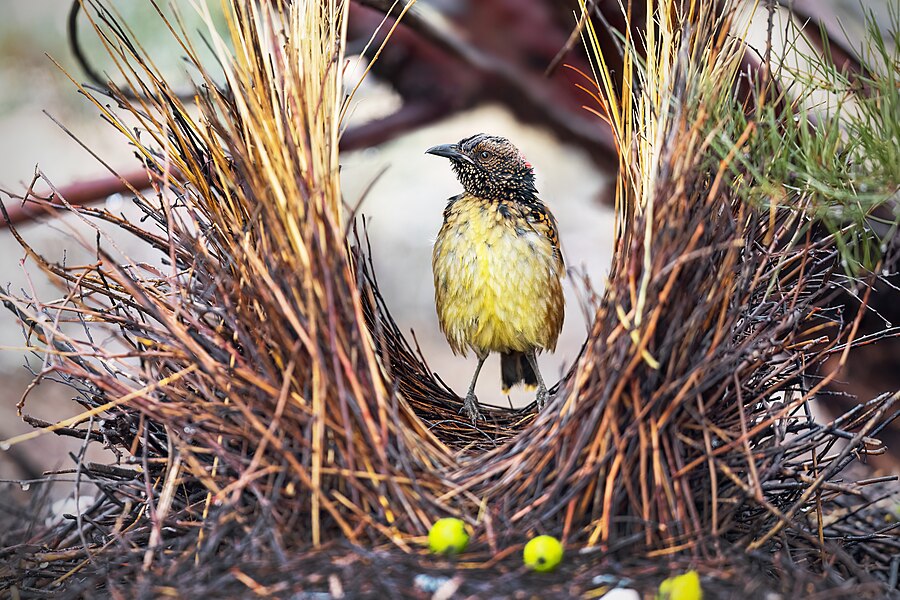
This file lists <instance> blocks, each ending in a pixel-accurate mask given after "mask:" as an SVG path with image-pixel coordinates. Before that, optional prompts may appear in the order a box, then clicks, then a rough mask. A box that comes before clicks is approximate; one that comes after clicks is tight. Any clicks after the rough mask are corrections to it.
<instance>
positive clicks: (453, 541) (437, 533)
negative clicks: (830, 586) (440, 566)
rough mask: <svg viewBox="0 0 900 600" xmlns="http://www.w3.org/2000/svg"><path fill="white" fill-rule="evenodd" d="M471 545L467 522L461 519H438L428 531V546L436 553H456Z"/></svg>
mask: <svg viewBox="0 0 900 600" xmlns="http://www.w3.org/2000/svg"><path fill="white" fill-rule="evenodd" d="M468 545H469V534H468V532H466V524H465V523H463V522H462V521H461V520H460V519H454V518H453V517H447V518H444V519H438V521H437V522H436V523H435V524H434V525H432V526H431V529H430V530H429V531H428V547H429V548H431V551H432V552H434V553H436V554H456V553H458V552H462V551H463V550H465V549H466V546H468Z"/></svg>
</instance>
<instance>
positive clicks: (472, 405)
mask: <svg viewBox="0 0 900 600" xmlns="http://www.w3.org/2000/svg"><path fill="white" fill-rule="evenodd" d="M460 412H464V413H466V416H468V417H469V419H471V420H472V422H473V423H475V422H476V421H478V419H480V418H481V413H479V412H478V398H476V397H475V394H467V395H466V399H465V401H464V402H463V407H462V410H461V411H460Z"/></svg>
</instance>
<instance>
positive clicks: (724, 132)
mask: <svg viewBox="0 0 900 600" xmlns="http://www.w3.org/2000/svg"><path fill="white" fill-rule="evenodd" d="M898 23H900V9H897V8H894V9H892V12H891V19H890V27H889V29H890V31H892V32H894V33H895V34H896V32H898ZM867 30H868V36H867V38H866V39H865V40H864V42H863V44H864V47H863V49H862V52H861V61H862V62H863V69H862V72H861V73H856V72H847V71H844V70H842V69H840V68H839V67H838V66H837V65H835V63H834V62H833V61H832V60H831V56H830V55H831V53H830V51H829V49H828V48H827V47H826V48H825V51H824V52H822V53H819V54H812V55H807V56H805V57H804V58H805V59H807V60H808V61H809V64H808V65H806V66H804V67H801V68H798V67H789V66H786V65H785V64H784V63H782V65H781V66H780V69H776V70H775V73H776V76H775V80H776V81H777V82H779V83H782V84H783V83H785V82H791V83H790V84H789V85H786V87H785V88H784V91H783V92H782V93H781V94H780V96H779V97H778V98H776V99H775V100H774V101H773V100H772V99H769V100H767V101H760V102H759V104H758V105H757V106H756V107H751V110H748V109H747V108H746V107H743V106H739V105H738V104H737V103H734V102H728V103H722V104H721V105H720V106H719V107H717V111H718V114H717V119H716V120H714V121H712V122H711V124H710V125H711V127H714V128H715V129H716V130H717V135H715V136H714V141H713V147H714V149H716V150H717V153H716V154H717V156H716V157H715V159H716V160H717V161H719V160H725V159H727V157H729V156H730V155H733V158H734V159H733V161H732V164H731V169H732V172H733V173H734V174H735V175H736V176H737V177H738V182H739V185H737V186H736V187H737V189H738V190H739V191H740V193H741V194H742V195H744V196H745V198H747V199H749V200H750V201H752V202H754V203H755V204H756V205H758V206H759V207H761V208H765V209H768V210H773V211H781V210H791V211H795V210H801V211H804V213H805V216H806V217H807V224H808V226H809V225H812V224H814V223H821V224H823V225H824V226H825V227H826V228H827V230H828V231H829V232H830V233H831V234H832V235H834V236H835V243H836V244H837V246H838V248H839V250H840V252H841V258H842V263H843V265H844V268H845V270H846V271H847V272H848V274H853V275H855V274H858V273H859V272H860V271H861V270H871V269H874V268H876V267H877V265H878V261H879V259H880V258H881V255H882V252H883V249H884V247H885V244H886V241H887V240H888V239H889V238H890V237H891V236H893V235H894V232H895V230H896V227H897V225H898V221H900V213H898V210H897V207H896V205H895V203H890V202H889V200H891V199H892V198H893V199H894V200H896V199H897V193H898V189H900V143H898V140H900V87H898V85H900V39H898V38H897V37H896V35H894V36H893V37H892V39H886V38H885V36H884V35H883V34H882V32H881V30H880V29H879V27H878V23H877V22H876V21H875V19H874V16H873V15H872V14H871V13H867ZM800 36H801V34H800V32H799V31H798V32H796V37H795V38H794V41H791V42H788V44H787V46H788V47H787V48H786V49H785V50H786V51H787V52H799V51H800V49H799V47H798V46H799V44H798V43H797V41H798V40H799V39H800ZM823 39H827V38H825V36H824V35H823ZM759 96H760V97H762V96H763V94H760V95H759ZM748 127H749V128H751V129H752V133H751V135H750V136H749V137H748V138H747V140H746V142H745V143H743V144H742V145H741V147H739V148H737V152H735V147H736V145H737V144H738V143H739V140H740V137H741V135H742V134H743V133H744V132H746V131H747V130H748ZM879 208H881V210H879V211H878V212H877V215H876V209H879Z"/></svg>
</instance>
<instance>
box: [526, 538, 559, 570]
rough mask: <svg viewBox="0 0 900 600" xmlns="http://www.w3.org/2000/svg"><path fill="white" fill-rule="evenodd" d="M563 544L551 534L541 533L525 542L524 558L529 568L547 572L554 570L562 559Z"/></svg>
mask: <svg viewBox="0 0 900 600" xmlns="http://www.w3.org/2000/svg"><path fill="white" fill-rule="evenodd" d="M562 557H563V545H562V544H561V543H560V541H559V540H558V539H556V538H555V537H553V536H550V535H539V536H537V537H536V538H532V539H531V540H530V541H529V542H528V543H527V544H525V551H524V552H523V553H522V558H523V560H524V561H525V565H526V566H528V567H529V568H531V569H533V570H535V571H538V572H539V573H546V572H548V571H552V570H553V569H555V568H556V566H557V565H558V564H559V563H560V562H561V561H562Z"/></svg>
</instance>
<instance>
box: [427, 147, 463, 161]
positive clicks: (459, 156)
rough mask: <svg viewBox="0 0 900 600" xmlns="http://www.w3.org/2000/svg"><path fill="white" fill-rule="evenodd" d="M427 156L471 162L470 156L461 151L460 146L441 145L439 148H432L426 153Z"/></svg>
mask: <svg viewBox="0 0 900 600" xmlns="http://www.w3.org/2000/svg"><path fill="white" fill-rule="evenodd" d="M425 154H434V155H435V156H443V157H444V158H449V159H450V160H469V157H468V156H466V155H465V154H463V153H462V152H460V151H459V146H458V145H456V144H440V145H438V146H432V147H431V148H429V149H428V150H426V151H425Z"/></svg>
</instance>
